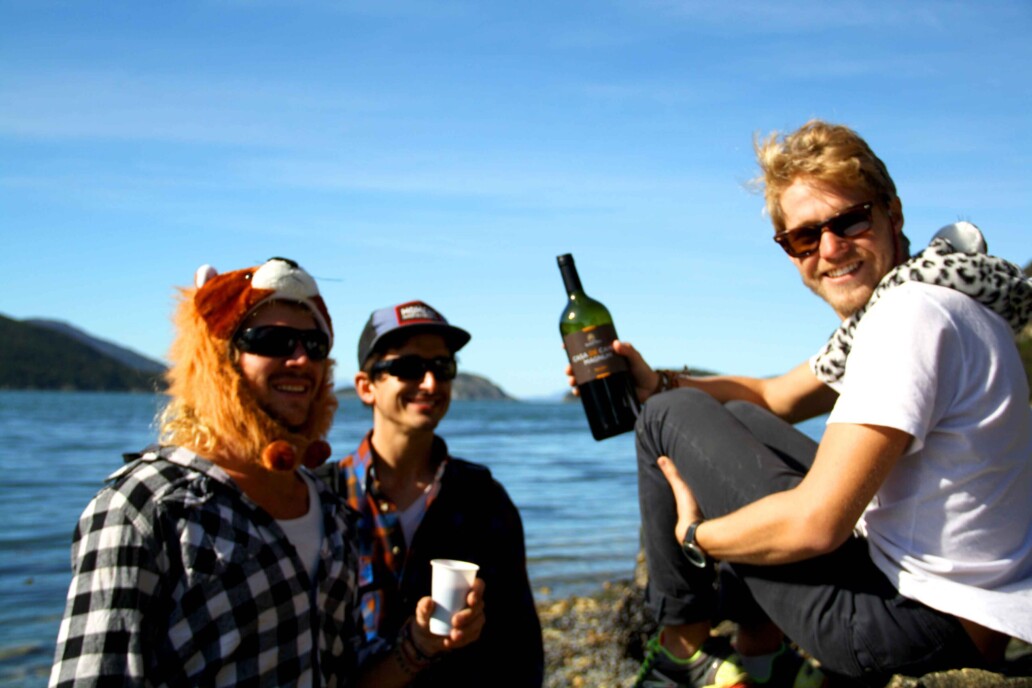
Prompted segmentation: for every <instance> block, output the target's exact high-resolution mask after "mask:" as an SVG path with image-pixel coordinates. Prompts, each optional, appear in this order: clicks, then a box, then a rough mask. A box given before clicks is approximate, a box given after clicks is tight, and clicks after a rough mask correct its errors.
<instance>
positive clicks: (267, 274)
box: [161, 258, 337, 471]
mask: <svg viewBox="0 0 1032 688" xmlns="http://www.w3.org/2000/svg"><path fill="white" fill-rule="evenodd" d="M194 284H195V286H194V288H192V289H182V290H180V302H179V306H178V308H177V310H176V314H175V316H174V323H175V325H176V330H177V332H176V339H175V341H174V342H173V344H172V348H171V350H170V352H169V359H170V361H171V363H172V365H171V367H170V368H169V371H168V380H169V390H168V391H169V395H170V396H171V401H170V403H169V405H168V407H166V409H165V411H164V412H163V414H162V418H161V422H162V428H161V436H162V441H163V442H166V443H168V444H175V445H180V446H185V447H187V448H189V449H191V450H193V451H196V452H197V453H198V454H201V455H202V456H208V457H210V458H218V457H220V456H230V457H236V458H240V457H255V460H257V461H259V462H260V463H261V464H262V465H263V466H264V467H265V468H267V469H269V470H277V471H290V470H294V469H295V468H297V467H298V466H299V465H300V464H302V463H304V464H305V465H307V466H309V467H315V466H317V465H319V464H321V463H322V462H323V461H325V460H326V459H327V458H329V456H330V446H329V444H327V443H326V441H325V437H326V433H327V432H328V431H329V428H330V424H331V423H332V421H333V414H334V413H335V412H336V409H337V398H336V396H335V395H334V394H333V388H332V380H333V374H332V371H333V362H332V360H331V361H328V363H327V365H326V372H325V375H324V378H323V380H322V381H321V382H320V385H319V389H318V391H317V394H316V397H315V400H314V401H313V403H312V408H311V411H310V412H309V414H308V419H307V420H306V421H305V422H304V424H303V425H301V426H300V427H287V426H285V425H284V424H283V423H281V422H280V421H279V420H277V419H276V418H273V417H272V416H270V415H269V414H268V413H266V412H265V410H263V409H262V408H261V407H260V406H259V405H258V403H257V401H256V400H255V398H254V395H253V394H252V393H251V391H250V389H249V387H248V385H247V384H246V381H245V380H244V378H243V376H242V375H241V373H240V369H239V367H238V366H237V364H236V360H237V356H238V353H237V351H236V349H235V347H234V346H233V338H234V336H235V335H236V333H237V331H238V330H239V329H240V326H241V324H242V323H244V321H245V320H246V319H247V317H248V316H249V315H251V314H252V313H254V312H255V310H256V309H258V308H259V307H261V306H262V305H263V304H266V303H269V302H271V301H282V302H287V303H294V304H297V305H299V306H303V307H305V308H307V309H308V311H309V312H311V314H312V318H313V319H314V320H315V322H316V325H317V326H318V327H319V329H321V330H323V331H324V332H326V334H327V335H328V336H329V338H330V346H331V347H332V345H333V324H332V322H331V320H330V314H329V312H328V311H327V310H326V304H325V303H323V300H322V297H321V296H320V295H319V288H318V287H317V286H316V284H315V280H314V279H312V276H311V275H309V274H308V273H307V272H305V270H304V269H302V268H301V267H300V266H299V265H298V264H297V263H295V262H294V261H292V260H287V259H286V258H271V259H269V260H268V261H267V262H266V263H264V264H262V265H259V266H255V267H250V268H245V269H243V270H235V271H233V272H227V273H224V274H218V272H217V271H216V270H215V269H214V268H213V267H211V266H210V265H202V266H201V267H200V268H198V269H197V272H196V274H195V277H194Z"/></svg>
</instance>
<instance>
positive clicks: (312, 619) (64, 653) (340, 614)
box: [50, 448, 361, 686]
mask: <svg viewBox="0 0 1032 688" xmlns="http://www.w3.org/2000/svg"><path fill="white" fill-rule="evenodd" d="M109 481H110V484H109V485H108V486H107V487H106V488H105V489H103V490H102V491H101V492H100V493H99V494H98V495H97V497H95V498H94V499H93V501H92V502H91V503H90V504H89V506H88V507H87V508H86V510H85V512H84V513H83V515H82V518H81V519H80V521H79V524H78V527H77V528H76V531H75V535H74V541H73V544H72V569H73V577H72V582H71V585H70V587H69V590H68V603H67V608H66V611H65V615H64V619H63V620H62V622H61V627H60V631H59V635H58V640H57V650H56V656H55V661H54V667H53V669H52V672H51V676H50V685H51V686H70V685H99V684H114V683H117V684H119V685H123V684H125V685H165V684H167V685H206V686H230V685H244V684H246V685H262V686H279V685H287V684H292V683H296V682H297V680H298V679H299V677H301V676H302V674H303V673H304V672H305V671H308V670H311V672H312V681H313V683H314V684H315V685H327V686H334V685H347V684H348V682H349V679H350V678H351V677H352V676H353V674H354V668H355V658H356V656H357V647H358V645H359V643H360V642H361V636H360V633H359V631H358V624H359V623H360V620H359V616H358V605H357V590H358V587H357V582H356V563H357V559H356V552H355V550H354V544H353V542H352V540H351V538H349V537H348V529H349V528H350V527H351V526H350V524H349V518H350V517H349V515H348V514H347V513H346V509H345V508H344V507H343V505H342V504H341V503H340V501H339V499H338V498H336V497H335V496H334V495H332V493H331V492H330V491H329V490H328V489H326V487H325V485H323V484H321V483H322V481H316V484H317V488H318V493H319V505H318V507H319V508H321V510H322V515H323V530H324V536H323V542H322V549H321V552H320V555H319V556H320V560H319V564H318V571H317V573H316V576H315V580H312V579H311V578H310V577H309V575H308V573H307V571H306V570H305V566H304V565H303V563H302V562H301V561H300V559H299V558H298V556H297V553H296V552H295V550H294V547H293V545H292V544H291V543H290V542H289V540H287V538H286V536H285V535H284V533H283V531H282V530H281V529H280V527H279V525H278V524H277V523H276V522H275V520H274V519H273V518H272V517H271V516H270V515H269V514H268V513H267V512H265V511H264V510H262V509H261V508H259V507H258V506H257V505H255V504H254V503H253V502H252V501H251V500H249V499H248V498H247V497H246V496H245V495H244V494H243V493H242V492H241V491H240V490H239V488H238V487H237V486H236V484H235V483H233V481H232V480H231V479H230V478H229V477H228V476H227V475H226V473H225V472H223V471H222V470H221V469H220V468H219V467H217V466H216V465H214V464H212V463H210V462H209V461H207V460H205V459H203V458H201V457H198V456H196V455H195V454H193V453H191V452H189V451H186V450H184V449H174V448H166V449H162V450H160V451H148V452H147V453H145V454H144V455H143V456H142V457H140V458H139V459H138V460H137V461H134V462H132V463H130V464H129V465H127V466H125V467H123V468H122V469H121V470H120V471H118V472H116V473H115V474H113V475H112V476H111V477H110V478H109Z"/></svg>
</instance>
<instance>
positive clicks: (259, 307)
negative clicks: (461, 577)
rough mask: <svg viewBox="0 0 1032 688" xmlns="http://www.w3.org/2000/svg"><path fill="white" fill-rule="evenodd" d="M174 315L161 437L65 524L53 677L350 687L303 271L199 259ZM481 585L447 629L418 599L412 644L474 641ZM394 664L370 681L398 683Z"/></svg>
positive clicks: (321, 323) (343, 520) (327, 415)
mask: <svg viewBox="0 0 1032 688" xmlns="http://www.w3.org/2000/svg"><path fill="white" fill-rule="evenodd" d="M174 320H175V325H176V328H177V333H176V339H175V341H174V343H173V345H172V349H171V353H170V359H171V362H172V366H171V368H170V370H169V373H168V379H169V383H170V387H169V395H170V401H169V403H168V405H167V407H166V408H165V410H164V412H163V413H162V415H161V437H160V439H161V442H162V444H161V445H160V446H155V447H150V448H148V449H146V450H145V451H144V452H143V453H141V454H137V455H132V456H131V457H130V458H131V461H130V462H129V463H128V465H126V466H125V467H123V468H122V469H121V470H120V471H118V472H116V473H115V474H114V475H112V476H111V477H110V478H109V480H108V485H107V487H105V489H103V490H102V491H101V492H100V493H99V494H98V495H97V497H95V498H94V499H93V501H92V502H91V503H90V504H89V506H87V508H86V511H85V512H84V513H83V515H82V518H81V519H80V521H79V524H78V527H77V528H76V531H75V535H74V540H73V544H72V567H73V577H72V582H71V586H70V588H69V592H68V604H67V608H66V611H65V616H64V619H63V620H62V623H61V627H60V631H59V636H58V640H57V651H56V656H55V662H54V667H53V670H52V672H51V677H50V684H51V685H53V686H65V685H95V684H104V683H109V682H119V683H122V682H128V683H133V684H166V683H167V684H170V685H239V684H256V685H305V686H319V685H349V684H351V683H353V682H357V681H353V679H354V677H355V676H356V671H355V666H356V656H357V647H358V644H359V642H360V636H359V634H358V631H357V623H358V620H357V616H356V614H357V613H358V609H357V602H356V600H357V582H356V581H357V578H356V566H357V563H356V562H357V559H356V554H355V549H354V545H353V544H352V540H351V537H350V533H349V531H348V528H349V526H348V519H347V514H346V513H345V508H344V507H343V505H342V504H341V503H340V501H339V500H338V499H337V498H336V497H335V496H334V495H333V494H332V493H331V492H330V491H329V490H328V489H327V488H326V487H325V486H323V484H322V481H319V480H315V479H313V476H312V474H311V473H309V471H308V469H307V468H306V467H305V465H306V464H307V465H308V466H315V465H318V464H319V463H321V462H322V461H323V460H325V459H326V458H327V457H328V456H329V453H330V448H329V445H328V444H326V442H325V439H324V438H325V435H326V432H327V431H328V429H329V427H330V424H331V422H332V419H333V414H334V412H335V410H336V407H337V400H336V397H335V396H334V394H333V390H332V379H333V378H332V368H333V362H332V360H331V359H330V358H329V353H330V349H331V347H332V345H333V327H332V323H331V320H330V316H329V313H328V311H327V309H326V306H325V304H324V303H323V300H322V298H321V296H320V295H319V290H318V287H317V286H316V283H315V281H314V280H313V279H312V277H311V276H310V275H309V274H308V273H307V272H305V271H304V270H303V269H302V268H301V267H300V266H298V265H297V263H295V262H293V261H290V260H286V259H283V258H273V259H270V260H269V261H268V262H266V263H265V264H263V265H260V266H256V267H252V268H247V269H244V270H236V271H233V272H228V273H225V274H221V275H220V274H218V273H217V272H216V271H215V270H214V269H213V268H211V267H209V266H203V267H202V268H200V269H199V270H198V271H197V274H196V276H195V286H194V287H193V288H190V289H183V290H181V292H180V301H179V305H178V309H177V311H176V314H175V319H174ZM480 594H481V591H480V590H479V589H478V590H475V591H474V592H473V593H471V594H470V600H469V601H470V604H471V608H470V609H467V610H465V611H464V612H462V613H461V614H460V615H456V617H457V618H456V623H457V625H458V627H459V628H458V630H456V631H455V634H454V635H453V637H450V638H448V639H445V640H433V639H432V637H431V636H430V634H429V631H428V625H429V613H430V608H431V607H432V603H431V602H430V600H429V599H427V600H426V601H425V602H423V603H422V604H421V607H420V609H421V611H422V623H419V622H420V615H419V613H417V623H416V624H415V626H414V629H413V636H414V637H413V638H412V640H411V641H410V642H414V643H416V644H417V645H415V647H420V646H419V645H418V643H419V642H420V640H424V641H426V640H429V641H431V642H445V643H453V644H456V645H461V644H464V643H465V642H471V640H472V639H474V638H475V637H476V636H477V635H478V634H479V629H480V627H481V625H482V603H481V601H480V598H479V595H480ZM421 647H424V648H425V647H427V646H426V645H425V644H424V645H422V646H421ZM404 659H405V656H404V655H403V654H401V652H400V651H399V652H398V653H397V656H395V657H394V658H393V662H392V663H389V662H388V661H386V660H385V661H384V662H381V664H380V665H378V666H377V667H374V668H373V670H371V672H370V675H369V676H367V677H366V678H367V679H370V680H375V682H376V684H377V685H385V686H389V685H404V684H405V683H406V682H407V681H408V675H407V673H406V672H405V671H404ZM373 674H375V678H374V675H373Z"/></svg>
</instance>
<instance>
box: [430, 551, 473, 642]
mask: <svg viewBox="0 0 1032 688" xmlns="http://www.w3.org/2000/svg"><path fill="white" fill-rule="evenodd" d="M430 566H431V569H432V574H433V575H432V576H431V578H430V597H431V598H432V599H433V601H434V611H433V614H431V615H430V632H431V633H433V634H434V635H448V634H449V633H451V630H452V624H451V618H452V616H453V615H454V614H455V613H456V612H459V611H461V610H463V609H465V608H466V595H468V594H469V591H470V589H471V588H472V587H473V581H474V580H476V577H477V571H478V570H480V567H479V566H477V565H476V564H471V563H470V562H468V561H456V560H455V559H431V560H430Z"/></svg>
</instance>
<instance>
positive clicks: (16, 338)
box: [0, 315, 164, 392]
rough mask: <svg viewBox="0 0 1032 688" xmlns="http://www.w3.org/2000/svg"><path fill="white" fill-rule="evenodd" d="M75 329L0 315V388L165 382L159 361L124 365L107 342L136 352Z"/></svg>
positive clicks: (111, 387)
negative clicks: (138, 366)
mask: <svg viewBox="0 0 1032 688" xmlns="http://www.w3.org/2000/svg"><path fill="white" fill-rule="evenodd" d="M50 322H52V321H50ZM65 327H67V328H68V329H69V330H74V328H71V327H70V326H65ZM75 332H77V335H72V334H69V333H68V332H67V331H65V330H63V328H57V327H53V326H50V327H47V326H40V325H36V324H33V323H32V322H29V321H19V320H13V319H11V318H8V317H5V316H3V315H0V389H62V390H97V391H148V392H152V391H154V390H155V389H163V388H164V381H163V380H162V379H161V376H160V371H162V370H164V366H162V365H161V364H159V363H157V362H155V361H149V360H148V359H144V360H145V361H147V362H148V363H149V365H147V366H146V368H147V369H146V370H141V369H139V368H136V367H133V366H130V365H126V364H125V363H123V362H122V361H121V360H119V359H118V358H115V357H113V356H112V355H110V354H107V353H103V351H104V350H105V348H106V347H107V348H108V349H107V350H111V349H110V347H113V348H114V349H116V350H120V351H121V352H124V353H127V354H131V356H130V360H131V357H132V356H137V357H139V354H133V352H130V351H127V350H125V349H121V348H120V347H116V346H115V345H113V344H110V343H109V342H103V341H101V340H98V339H96V338H93V337H90V336H89V335H87V334H86V333H84V332H81V331H78V330H75ZM139 358H143V357H139ZM155 365H157V368H155V367H154V366H155Z"/></svg>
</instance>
